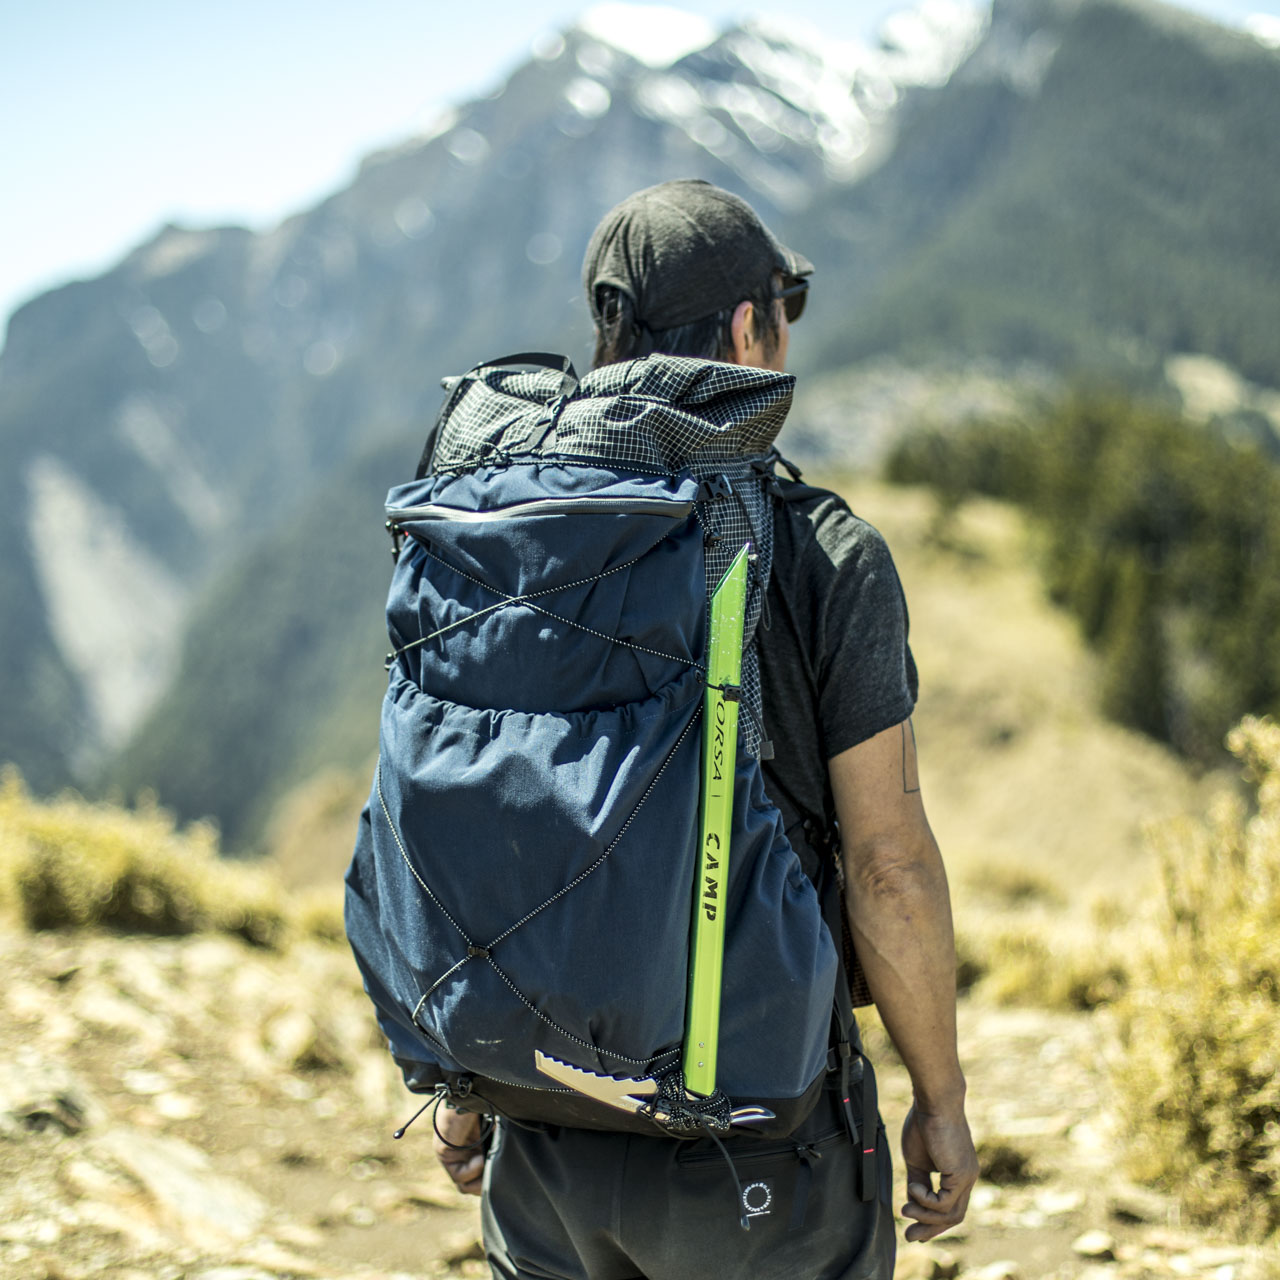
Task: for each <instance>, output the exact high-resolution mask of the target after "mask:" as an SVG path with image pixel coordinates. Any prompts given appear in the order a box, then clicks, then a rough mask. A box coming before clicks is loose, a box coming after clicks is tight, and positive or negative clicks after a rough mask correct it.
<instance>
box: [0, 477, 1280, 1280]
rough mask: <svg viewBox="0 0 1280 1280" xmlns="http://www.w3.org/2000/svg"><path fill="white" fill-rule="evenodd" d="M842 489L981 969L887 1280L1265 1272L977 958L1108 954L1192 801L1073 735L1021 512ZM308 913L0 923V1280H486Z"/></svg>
mask: <svg viewBox="0 0 1280 1280" xmlns="http://www.w3.org/2000/svg"><path fill="white" fill-rule="evenodd" d="M842 487H843V488H844V491H845V492H846V493H847V494H848V496H849V499H850V501H851V503H852V505H853V506H854V507H855V509H856V510H858V511H859V512H861V513H862V514H864V515H865V516H867V517H868V518H870V519H871V520H872V521H873V522H874V523H876V525H877V526H878V527H879V528H881V530H882V531H883V532H884V533H885V535H886V537H887V538H888V540H889V543H890V545H891V547H892V548H893V550H894V553H895V558H896V560H897V563H898V565H899V569H900V571H901V574H902V577H903V581H904V584H905V587H906V590H907V594H908V598H909V602H910V606H911V616H912V643H913V648H914V650H915V653H916V656H917V659H918V661H919V665H920V668H921V677H922V691H923V698H922V702H921V705H920V708H919V711H918V714H917V717H916V725H917V731H918V738H919V742H920V749H921V760H922V768H921V772H922V783H923V788H924V796H925V800H926V803H927V806H928V809H929V813H930V817H931V820H932V822H933V824H934V826H935V828H936V830H937V832H938V834H939V837H940V840H941V842H942V844H943V846H944V849H945V851H946V856H947V861H948V866H949V869H950V874H951V878H952V882H953V886H954V893H955V899H956V908H957V911H956V914H957V921H958V925H959V932H960V940H961V955H962V958H964V959H965V960H966V963H967V964H968V965H970V966H971V965H973V964H974V963H975V961H974V959H973V957H975V956H977V957H979V958H980V959H982V961H983V963H985V964H987V965H990V966H992V967H991V968H990V969H989V970H988V971H987V973H986V975H985V976H984V977H982V978H981V980H980V981H978V982H977V985H976V986H974V987H973V989H972V990H971V992H970V994H969V995H968V997H967V998H966V999H965V1000H964V1001H962V1005H961V1013H960V1033H961V1044H962V1052H963V1057H964V1062H965V1068H966V1072H967V1075H968V1080H969V1090H970V1107H971V1118H972V1122H973V1127H974V1131H975V1136H976V1137H977V1139H978V1141H979V1150H980V1156H981V1159H982V1163H983V1170H984V1180H983V1182H982V1183H981V1184H980V1185H979V1187H978V1189H977V1191H976V1193H975V1196H974V1199H973V1202H972V1206H971V1211H970V1216H969V1219H968V1221H967V1222H966V1224H965V1226H964V1227H963V1229H961V1230H958V1231H956V1232H953V1233H951V1235H950V1236H949V1237H947V1238H946V1239H944V1240H942V1241H940V1242H939V1243H938V1244H937V1245H935V1246H932V1247H929V1248H906V1249H904V1250H903V1254H902V1263H901V1266H900V1270H899V1276H900V1277H901V1278H902V1280H912V1278H914V1277H928V1278H929V1280H942V1278H943V1277H955V1276H957V1275H958V1276H960V1277H961V1278H962V1280H996V1278H997V1277H1003V1278H1004V1280H1040V1278H1041V1277H1043V1278H1044V1280H1048V1277H1050V1276H1052V1277H1058V1278H1062V1277H1067V1276H1070V1277H1080V1278H1081V1280H1083V1278H1084V1277H1089V1280H1103V1277H1107V1278H1109V1280H1128V1278H1130V1277H1132V1280H1139V1278H1144V1280H1163V1277H1166V1276H1191V1277H1205V1278H1206V1280H1207V1278H1209V1277H1213V1280H1227V1277H1228V1275H1229V1276H1230V1277H1231V1280H1265V1278H1266V1277H1268V1276H1270V1275H1273V1274H1275V1267H1276V1266H1277V1265H1280V1258H1278V1257H1277V1256H1276V1254H1275V1252H1274V1250H1270V1251H1268V1250H1265V1249H1262V1248H1258V1247H1252V1246H1246V1245H1243V1244H1241V1243H1240V1242H1239V1241H1238V1240H1236V1239H1233V1238H1231V1237H1230V1236H1229V1235H1228V1234H1226V1233H1224V1232H1221V1231H1214V1230H1205V1229H1199V1228H1192V1227H1190V1226H1188V1225H1186V1224H1185V1223H1183V1222H1182V1221H1181V1220H1180V1218H1179V1215H1178V1210H1177V1207H1176V1205H1175V1203H1174V1202H1173V1201H1172V1200H1171V1199H1169V1198H1168V1197H1167V1196H1165V1195H1163V1194H1160V1193H1157V1192H1155V1191H1152V1190H1151V1189H1149V1188H1145V1187H1135V1186H1133V1185H1131V1184H1130V1183H1129V1182H1128V1181H1127V1180H1126V1178H1125V1176H1124V1174H1123V1173H1121V1172H1120V1171H1119V1165H1120V1163H1121V1158H1122V1156H1123V1154H1124V1151H1125V1141H1126V1139H1125V1136H1124V1135H1125V1132H1126V1131H1125V1128H1124V1123H1123V1121H1124V1117H1123V1115H1122V1114H1121V1112H1120V1110H1119V1106H1118V1102H1117V1098H1116V1094H1115V1092H1114V1089H1113V1083H1112V1080H1111V1078H1110V1071H1111V1069H1112V1066H1113V1065H1114V1062H1113V1054H1114V1044H1115V1040H1114V1036H1113V1031H1112V1024H1111V1015H1110V1014H1109V1012H1108V1011H1107V1010H1106V1009H1105V1008H1104V1009H1099V1010H1095V1011H1094V1012H1092V1013H1082V1012H1073V1011H1071V1010H1069V1009H1064V1008H1063V1007H1062V999H1061V996H1060V995H1057V994H1055V991H1054V989H1053V988H1052V987H1051V986H1050V985H1045V986H1039V985H1037V983H1038V981H1039V979H1040V978H1043V977H1044V976H1045V975H1046V974H1048V973H1050V972H1051V970H1050V968H1046V966H1045V965H1044V964H1043V963H1042V964H1040V965H1039V967H1037V966H1035V965H1032V966H1031V967H1030V968H1028V967H1027V964H1026V955H1027V953H1025V952H1017V951H1014V950H1008V951H1007V952H1005V953H1002V952H1001V951H1000V939H1002V938H1006V937H1020V936H1023V935H1025V934H1026V933H1028V932H1029V933H1032V934H1033V935H1034V937H1035V939H1037V940H1038V941H1039V942H1041V943H1042V944H1043V945H1044V946H1045V947H1046V948H1050V949H1051V950H1050V951H1049V955H1050V956H1051V957H1052V960H1051V966H1052V968H1054V969H1063V968H1065V967H1068V966H1069V965H1070V964H1072V963H1075V961H1073V960H1072V957H1073V956H1074V957H1079V956H1080V955H1081V954H1083V955H1084V957H1085V958H1086V959H1087V960H1088V962H1089V963H1091V964H1093V966H1094V967H1095V968H1102V967H1105V965H1106V963H1107V958H1108V956H1109V955H1110V954H1111V950H1112V949H1113V948H1116V947H1120V948H1123V949H1125V950H1126V951H1131V949H1132V947H1133V944H1134V942H1135V941H1136V940H1138V939H1139V938H1140V937H1141V936H1142V930H1143V929H1144V928H1145V917H1144V913H1143V911H1142V910H1141V909H1140V904H1142V903H1144V902H1146V901H1147V900H1148V899H1150V898H1151V897H1152V896H1153V891H1154V889H1155V884H1154V880H1153V875H1152V873H1153V872H1154V870H1155V866H1156V864H1155V861H1154V858H1153V856H1152V852H1151V850H1150V848H1149V847H1148V846H1147V844H1146V843H1145V842H1144V841H1143V840H1142V838H1141V835H1140V832H1141V828H1142V826H1143V824H1144V823H1145V822H1147V821H1148V820H1149V819H1160V818H1164V817H1167V816H1169V815H1170V814H1173V813H1177V812H1180V811H1184V810H1190V809H1199V808H1201V807H1202V796H1201V787H1200V785H1199V784H1197V783H1196V782H1195V781H1194V780H1193V779H1191V778H1190V777H1189V776H1188V775H1187V774H1186V772H1185V771H1184V770H1183V768H1182V766H1181V765H1179V764H1178V763H1177V761H1176V760H1175V759H1174V758H1173V757H1172V756H1170V755H1169V754H1168V753H1166V752H1164V751H1163V750H1162V749H1160V748H1159V747H1156V746H1153V745H1152V744H1151V743H1149V742H1147V741H1146V740H1144V739H1141V738H1139V737H1137V736H1135V735H1132V734H1129V733H1126V732H1125V731H1122V730H1119V729H1116V728H1114V727H1113V726H1110V725H1107V724H1105V723H1103V722H1102V721H1101V720H1100V719H1099V718H1098V717H1097V715H1096V713H1095V712H1094V711H1093V709H1092V704H1091V699H1090V695H1089V690H1090V685H1091V670H1090V660H1089V659H1088V657H1087V656H1086V655H1085V653H1084V650H1083V648H1082V646H1081V644H1080V642H1079V641H1078V639H1077V638H1076V636H1075V633H1074V631H1073V629H1072V628H1071V626H1070V625H1069V624H1068V623H1067V622H1066V621H1065V620H1064V619H1063V617H1062V616H1061V615H1060V614H1058V613H1056V612H1054V611H1052V610H1050V609H1049V608H1048V607H1047V606H1046V605H1045V603H1044V601H1043V599H1042V596H1041V591H1040V588H1039V587H1038V585H1037V583H1036V580H1035V577H1034V574H1033V572H1032V570H1031V569H1030V567H1029V566H1028V563H1027V556H1026V537H1027V534H1026V530H1025V527H1024V525H1023V524H1022V522H1021V520H1020V518H1019V517H1018V516H1017V515H1016V514H1015V513H1013V512H1012V511H1011V510H1010V509H1008V508H1006V507H1002V506H999V505H996V504H993V503H987V502H974V503H971V504H967V505H966V506H965V507H964V508H962V509H961V512H960V513H959V515H958V517H956V518H955V519H954V520H953V521H952V522H950V523H948V524H939V522H938V521H937V520H936V512H935V506H934V502H933V499H932V498H931V497H929V496H928V495H927V494H925V493H924V492H922V491H916V490H901V489H889V488H887V487H882V486H877V485H868V484H866V483H862V482H859V483H856V484H853V485H851V486H842ZM367 780H368V775H367V770H364V769H361V770H357V771H354V772H353V773H351V774H349V775H345V774H339V773H332V772H331V773H329V774H327V775H318V776H316V777H314V778H312V779H310V780H308V781H307V782H306V783H304V784H303V785H301V786H300V787H298V788H297V789H295V791H294V792H293V793H292V795H291V797H290V799H289V800H288V801H286V802H285V803H284V804H282V805H281V806H280V807H279V808H278V810H277V814H276V822H275V824H274V825H273V832H274V835H275V840H276V852H275V855H274V858H273V861H274V862H275V864H276V866H277V867H279V868H281V869H283V870H284V871H285V872H286V874H287V876H288V878H289V879H290V880H292V881H293V882H294V883H295V884H297V883H303V884H312V885H314V884H320V885H322V886H324V889H325V892H326V893H327V894H328V895H330V897H332V896H333V895H335V894H336V880H337V877H338V876H339V875H340V873H341V868H342V865H343V864H344V863H345V860H346V856H347V851H348V847H349V842H350V835H351V827H352V823H353V819H354V814H355V811H356V809H357V808H358V806H359V804H360V800H361V794H362V792H363V791H364V790H365V789H366V788H367ZM9 795H10V797H11V796H12V792H10V793H9ZM10 803H12V800H11V799H10ZM68 812H69V813H70V814H72V815H73V816H74V814H75V813H77V812H79V810H77V809H76V807H75V806H74V805H70V806H69V809H68ZM94 812H97V811H94ZM70 821H71V819H70V818H67V817H64V818H63V819H62V829H64V830H70V829H71V827H70V825H69V824H70ZM105 821H107V823H108V826H110V828H111V829H113V830H114V829H115V827H114V826H111V823H110V819H106V820H105ZM140 821H141V822H142V823H143V824H144V825H145V827H146V830H148V831H151V830H153V829H159V830H167V828H166V827H165V825H164V824H163V823H159V825H158V827H157V819H156V818H155V817H154V816H152V817H144V818H143V819H141V820H140ZM175 838H176V837H175ZM199 839H201V840H205V841H207V836H200V837H199ZM54 853H55V856H56V851H54ZM7 856H8V857H12V856H13V852H12V850H11V849H9V850H8V854H7ZM190 861H191V859H189V858H188V859H185V860H183V866H186V865H188V864H189V863H190ZM214 865H215V866H216V865H218V864H214ZM222 870H224V871H225V872H226V873H227V874H229V875H243V874H244V870H243V869H242V868H237V867H235V866H234V864H233V865H232V866H231V867H227V866H226V865H225V864H223V866H222ZM219 874H221V872H220V873H219ZM0 887H3V880H2V879H0ZM259 892H260V891H259ZM226 896H227V895H226V892H225V889H219V890H217V898H218V900H219V901H221V900H222V899H225V897H226ZM3 905H4V904H3V894H0V906H3ZM277 909H281V908H280V907H279V906H278V907H277ZM312 918H313V919H314V920H316V921H317V922H318V925H317V926H316V927H318V929H319V932H318V933H315V932H313V933H312V934H311V936H306V935H296V934H295V936H294V937H293V940H292V941H288V942H284V943H277V944H276V949H274V950H269V949H266V948H264V947H261V946H259V947H254V946H250V945H248V944H246V943H245V942H243V941H241V940H238V939H236V938H232V937H228V936H225V935H218V934H211V933H204V934H197V935H195V936H190V937H166V938H153V939H147V938H142V937H137V936H135V937H122V936H120V935H119V934H110V933H103V932H92V931H86V930H79V931H67V930H64V931H60V932H43V933H38V934H34V935H33V934H28V933H24V932H21V931H20V930H18V929H17V928H16V926H15V925H14V924H13V923H12V921H11V920H10V921H7V922H5V923H4V924H3V925H0V956H2V957H3V961H4V965H5V972H6V974H7V979H8V980H7V982H6V986H5V992H4V995H3V999H2V1000H0V1062H2V1063H3V1064H4V1065H3V1067H0V1175H2V1176H0V1277H4V1278H5V1280H10V1278H12V1280H96V1277H98V1276H102V1275H122V1276H132V1277H134V1280H144V1278H145V1280H161V1277H166V1278H167V1277H176V1276H178V1275H182V1276H186V1277H190V1278H191V1280H294V1278H296V1277H306V1276H311V1277H317V1278H318V1280H339V1278H340V1277H341V1278H342V1280H354V1278H356V1277H359V1278H360V1280H393V1277H394V1278H395V1280H425V1278H426V1277H448V1278H451V1280H461V1278H462V1277H476V1276H482V1275H484V1274H486V1268H485V1266H484V1264H483V1263H482V1262H481V1261H480V1260H479V1258H478V1252H477V1246H476V1239H477V1226H478V1222H477V1214H476V1205H475V1203H474V1202H471V1201H463V1200H461V1199H459V1198H458V1197H457V1196H456V1195H455V1194H454V1192H453V1191H452V1188H451V1187H450V1186H449V1185H448V1184H447V1182H446V1181H445V1179H444V1178H443V1175H441V1174H440V1173H439V1172H438V1171H437V1169H436V1167H435V1163H434V1160H433V1159H432V1157H431V1155H430V1152H429V1129H428V1128H427V1127H426V1124H427V1122H426V1121H425V1120H422V1121H419V1123H418V1124H417V1125H416V1126H415V1127H413V1128H411V1129H410V1130H409V1132H408V1134H407V1136H406V1137H405V1138H404V1139H403V1141H401V1142H399V1143H397V1142H394V1141H393V1140H392V1139H391V1136H390V1134H391V1131H392V1130H393V1129H394V1128H395V1127H396V1126H397V1125H399V1124H401V1123H403V1122H404V1121H405V1120H406V1119H408V1117H409V1116H410V1115H411V1114H412V1111H413V1109H414V1103H413V1101H412V1099H411V1098H409V1096H408V1095H406V1094H405V1093H404V1092H403V1090H402V1088H401V1086H400V1085H399V1083H398V1080H397V1079H396V1076H395V1073H394V1071H393V1069H392V1067H391V1064H390V1061H389V1058H388V1057H387V1055H386V1054H385V1051H384V1049H383V1047H382V1045H381V1044H380V1042H379V1037H378V1035H377V1032H376V1030H375V1027H374V1024H373V1019H372V1015H371V1010H370V1008H369V1007H368V1005H367V1001H366V1000H365V998H364V996H363V994H362V992H361V991H360V986H359V979H358V976H357V974H356V972H355V969H354V966H353V964H352V962H351V960H350V957H349V955H348V953H347V952H346V949H345V947H343V946H342V945H341V944H340V943H334V942H325V941H324V940H323V939H324V937H325V936H326V934H331V931H332V928H333V921H332V916H331V915H329V914H326V913H323V912H320V913H316V914H315V915H314V916H313V917H312ZM863 1025H864V1028H865V1032H866V1035H867V1038H868V1041H869V1044H870V1045H871V1052H872V1053H873V1055H874V1056H875V1059H876V1061H877V1063H878V1071H879V1075H880V1084H881V1106H882V1109H883V1112H884V1115H885V1119H886V1124H887V1127H888V1129H889V1132H890V1133H896V1131H897V1129H898V1127H899V1125H900V1123H901V1120H902V1117H903V1115H904V1114H905V1109H906V1106H907V1101H908V1083H907V1080H906V1077H905V1074H904V1073H903V1071H902V1069H901V1068H900V1067H899V1066H897V1065H896V1064H895V1062H894V1060H893V1057H892V1053H891V1051H890V1050H889V1049H888V1047H887V1045H886V1044H885V1042H884V1038H883V1033H882V1032H881V1031H880V1030H879V1028H878V1026H877V1023H876V1019H875V1017H874V1014H871V1013H868V1014H866V1015H864V1018H863ZM901 1225H902V1224H900V1226H901Z"/></svg>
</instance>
